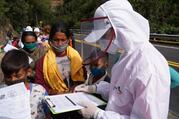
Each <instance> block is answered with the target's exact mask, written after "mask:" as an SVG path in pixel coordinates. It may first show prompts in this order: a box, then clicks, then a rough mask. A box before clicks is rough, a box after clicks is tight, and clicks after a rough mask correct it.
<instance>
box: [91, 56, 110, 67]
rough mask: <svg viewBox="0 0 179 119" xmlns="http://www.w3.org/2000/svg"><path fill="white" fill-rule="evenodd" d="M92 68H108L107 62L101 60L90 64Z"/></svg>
mask: <svg viewBox="0 0 179 119" xmlns="http://www.w3.org/2000/svg"><path fill="white" fill-rule="evenodd" d="M90 67H97V68H106V67H107V62H106V60H105V58H103V57H102V58H99V59H98V60H97V61H95V62H93V63H91V64H90Z"/></svg>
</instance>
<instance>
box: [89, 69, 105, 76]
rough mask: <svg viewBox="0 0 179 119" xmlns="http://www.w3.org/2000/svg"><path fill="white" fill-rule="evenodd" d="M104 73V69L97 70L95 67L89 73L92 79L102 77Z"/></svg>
mask: <svg viewBox="0 0 179 119" xmlns="http://www.w3.org/2000/svg"><path fill="white" fill-rule="evenodd" d="M105 72H106V71H105V69H104V68H97V67H93V68H91V73H92V74H93V76H94V77H98V76H103V75H104V74H105Z"/></svg>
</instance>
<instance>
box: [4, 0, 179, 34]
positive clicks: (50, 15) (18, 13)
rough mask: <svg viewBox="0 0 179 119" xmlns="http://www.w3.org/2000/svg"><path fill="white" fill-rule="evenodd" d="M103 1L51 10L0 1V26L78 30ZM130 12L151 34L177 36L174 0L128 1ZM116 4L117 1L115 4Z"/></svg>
mask: <svg viewBox="0 0 179 119" xmlns="http://www.w3.org/2000/svg"><path fill="white" fill-rule="evenodd" d="M104 1H107V0H64V4H63V5H59V6H58V7H57V8H56V9H55V10H54V9H52V8H51V2H52V0H0V25H1V27H2V26H3V25H6V24H7V23H6V22H10V23H11V24H12V25H13V27H14V29H15V30H17V31H20V30H21V29H22V27H25V26H26V25H32V26H39V25H40V24H39V22H41V21H43V23H45V24H46V23H53V22H56V21H58V20H60V19H62V20H63V21H64V22H65V23H66V24H68V26H70V27H72V28H79V26H80V19H82V18H89V17H93V14H94V12H95V10H96V8H97V7H98V6H99V5H100V4H102V3H103V2H104ZM129 1H130V2H131V4H132V6H133V8H134V9H135V10H136V11H137V12H139V13H140V14H142V15H143V16H144V17H145V18H147V19H148V20H149V23H150V26H151V32H155V33H170V34H179V1H178V0H129ZM119 2H120V1H119Z"/></svg>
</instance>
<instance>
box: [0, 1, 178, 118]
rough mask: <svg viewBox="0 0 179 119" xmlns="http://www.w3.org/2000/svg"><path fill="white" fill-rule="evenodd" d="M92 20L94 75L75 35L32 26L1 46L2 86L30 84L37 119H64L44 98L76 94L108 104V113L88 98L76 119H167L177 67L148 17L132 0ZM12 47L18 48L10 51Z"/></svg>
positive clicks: (56, 27)
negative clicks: (153, 39)
mask: <svg viewBox="0 0 179 119" xmlns="http://www.w3.org/2000/svg"><path fill="white" fill-rule="evenodd" d="M91 20H92V22H93V26H94V29H92V31H91V33H90V34H89V35H88V36H87V37H86V38H85V39H84V40H85V41H87V42H95V43H97V44H99V46H100V49H98V48H96V49H95V50H92V51H91V53H90V55H89V57H88V61H89V71H90V73H89V75H88V72H87V69H86V67H85V65H84V59H82V57H81V56H80V54H79V53H78V51H77V50H76V49H75V48H74V45H72V46H71V43H70V42H71V39H72V38H74V36H73V34H72V33H71V32H70V30H69V29H68V27H66V26H65V24H64V23H63V22H62V21H59V22H58V23H55V24H53V25H52V26H51V27H49V26H46V27H45V28H44V29H43V34H42V31H41V29H39V28H38V27H34V28H32V27H31V26H27V27H26V28H25V29H24V30H23V31H22V34H21V37H20V38H17V37H15V38H13V39H12V40H11V42H9V41H6V40H2V41H1V42H0V48H1V55H0V58H1V70H2V71H0V73H1V74H0V75H1V79H0V81H1V86H0V87H1V88H2V87H6V86H9V85H13V84H16V83H19V82H24V84H25V86H26V88H27V90H29V91H30V104H31V117H32V119H51V118H60V117H55V116H53V115H52V114H51V113H50V110H49V109H48V107H47V105H46V104H45V103H44V100H43V99H44V96H45V95H58V94H64V93H75V92H86V93H95V94H99V95H101V98H103V99H104V100H106V102H107V105H106V108H105V110H103V109H100V108H99V107H96V106H95V105H94V104H91V103H89V102H87V101H85V100H82V101H81V102H79V105H81V106H83V107H85V108H83V109H81V110H80V112H79V115H81V116H82V117H80V116H78V117H76V118H94V119H167V116H168V111H169V97H170V83H171V79H170V70H172V69H170V70H169V66H168V63H167V61H166V59H165V58H164V56H163V55H162V54H161V53H160V52H159V51H158V50H157V49H156V48H155V47H154V46H153V45H152V44H151V43H150V42H149V34H150V28H149V23H148V21H147V19H145V18H144V17H143V16H141V15H140V14H138V13H137V12H135V11H134V10H133V8H132V6H131V4H130V3H129V2H128V1H127V0H110V1H107V2H105V3H104V4H102V5H101V6H99V7H98V8H97V10H96V11H95V14H94V18H93V19H90V21H91ZM7 44H10V45H12V46H14V49H12V50H9V51H7V52H5V51H4V50H3V49H4V47H6V45H7ZM117 53H120V54H121V55H120V58H119V59H118V61H117V62H116V63H115V64H114V65H113V67H112V69H111V76H110V77H109V75H108V72H107V68H108V59H109V56H108V55H109V54H113V55H114V54H117ZM175 86H176V85H175ZM161 92H162V93H161ZM62 115H63V114H62ZM61 118H67V119H73V118H74V116H71V115H68V116H66V117H61Z"/></svg>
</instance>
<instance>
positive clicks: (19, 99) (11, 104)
mask: <svg viewBox="0 0 179 119" xmlns="http://www.w3.org/2000/svg"><path fill="white" fill-rule="evenodd" d="M1 118H10V119H31V109H30V92H29V91H27V89H26V87H25V85H24V83H18V84H15V85H12V86H7V87H5V88H1V89H0V119H1Z"/></svg>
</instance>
